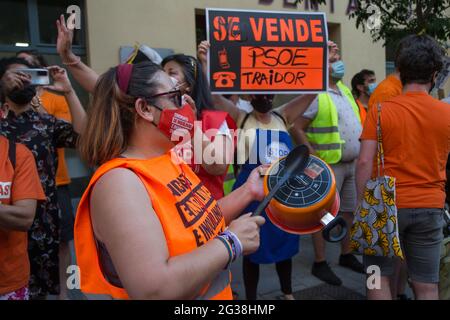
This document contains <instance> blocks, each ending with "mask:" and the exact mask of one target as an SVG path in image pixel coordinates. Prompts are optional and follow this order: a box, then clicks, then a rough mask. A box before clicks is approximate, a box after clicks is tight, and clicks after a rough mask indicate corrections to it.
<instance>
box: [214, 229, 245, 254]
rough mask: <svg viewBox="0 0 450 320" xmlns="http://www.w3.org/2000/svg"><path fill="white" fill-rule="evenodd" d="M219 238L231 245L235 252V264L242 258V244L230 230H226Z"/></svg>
mask: <svg viewBox="0 0 450 320" xmlns="http://www.w3.org/2000/svg"><path fill="white" fill-rule="evenodd" d="M219 237H222V238H224V239H225V240H226V241H227V242H228V243H229V244H230V245H231V250H232V252H233V261H232V262H235V261H236V260H237V258H239V257H241V256H242V252H243V249H242V243H241V241H240V240H239V238H238V237H237V236H236V235H235V234H234V233H233V232H231V231H230V230H226V231H225V232H223V233H221V234H220V235H219Z"/></svg>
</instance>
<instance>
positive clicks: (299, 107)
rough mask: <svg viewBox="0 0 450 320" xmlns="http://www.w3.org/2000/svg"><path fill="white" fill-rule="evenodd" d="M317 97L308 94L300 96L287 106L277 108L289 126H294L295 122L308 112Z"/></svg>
mask: <svg viewBox="0 0 450 320" xmlns="http://www.w3.org/2000/svg"><path fill="white" fill-rule="evenodd" d="M316 97H317V95H316V94H306V95H301V96H298V97H296V98H294V99H292V100H291V101H289V102H288V103H286V104H285V105H282V106H281V107H279V108H277V109H276V110H277V111H278V112H280V113H281V115H282V116H283V117H284V119H285V120H286V122H287V123H288V125H289V126H290V125H292V124H294V123H295V121H296V120H297V119H298V118H299V117H301V116H302V115H303V113H305V111H306V110H308V108H309V106H310V105H311V103H312V102H313V101H314V99H315V98H316Z"/></svg>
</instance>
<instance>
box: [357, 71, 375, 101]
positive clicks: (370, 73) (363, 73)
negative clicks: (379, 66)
mask: <svg viewBox="0 0 450 320" xmlns="http://www.w3.org/2000/svg"><path fill="white" fill-rule="evenodd" d="M374 75H375V72H374V71H372V70H367V69H363V70H361V71H360V72H358V73H357V74H355V76H354V77H353V79H352V93H353V95H354V96H355V97H359V91H358V86H359V85H364V83H365V82H366V77H370V76H374Z"/></svg>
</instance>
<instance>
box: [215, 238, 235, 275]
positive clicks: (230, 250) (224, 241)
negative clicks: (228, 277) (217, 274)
mask: <svg viewBox="0 0 450 320" xmlns="http://www.w3.org/2000/svg"><path fill="white" fill-rule="evenodd" d="M216 239H218V240H220V241H221V242H222V243H223V244H224V246H225V248H227V251H228V262H227V264H226V266H225V268H224V270H226V269H228V268H229V267H230V265H231V263H232V262H233V252H232V249H231V245H230V243H229V242H228V241H227V240H226V239H225V238H224V237H222V236H217V237H216Z"/></svg>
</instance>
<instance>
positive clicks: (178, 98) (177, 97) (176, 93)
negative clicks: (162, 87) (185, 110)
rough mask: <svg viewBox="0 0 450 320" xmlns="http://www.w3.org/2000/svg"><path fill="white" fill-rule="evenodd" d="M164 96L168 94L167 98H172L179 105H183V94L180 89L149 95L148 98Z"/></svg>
mask: <svg viewBox="0 0 450 320" xmlns="http://www.w3.org/2000/svg"><path fill="white" fill-rule="evenodd" d="M164 96H168V97H167V98H168V99H169V100H171V101H172V102H173V103H174V104H175V105H176V106H177V107H181V104H182V96H183V95H182V94H181V91H180V90H172V91H168V92H163V93H158V94H155V95H153V96H150V97H148V99H154V98H160V97H164Z"/></svg>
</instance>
